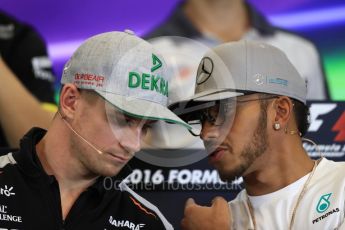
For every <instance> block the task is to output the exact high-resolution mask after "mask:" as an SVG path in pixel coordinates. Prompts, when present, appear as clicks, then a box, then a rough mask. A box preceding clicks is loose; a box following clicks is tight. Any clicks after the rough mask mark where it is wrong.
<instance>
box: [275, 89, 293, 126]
mask: <svg viewBox="0 0 345 230" xmlns="http://www.w3.org/2000/svg"><path fill="white" fill-rule="evenodd" d="M293 106H294V105H293V102H292V101H291V99H290V98H288V97H286V96H280V97H278V98H277V99H275V100H274V102H273V109H274V110H275V117H274V123H279V124H280V125H281V126H282V127H287V125H288V122H289V120H290V119H291V118H292V114H293ZM273 125H274V124H273Z"/></svg>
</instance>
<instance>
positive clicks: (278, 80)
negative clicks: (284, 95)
mask: <svg viewBox="0 0 345 230" xmlns="http://www.w3.org/2000/svg"><path fill="white" fill-rule="evenodd" d="M268 83H270V84H276V85H283V86H288V84H289V81H288V80H285V79H282V78H278V77H277V78H270V79H268Z"/></svg>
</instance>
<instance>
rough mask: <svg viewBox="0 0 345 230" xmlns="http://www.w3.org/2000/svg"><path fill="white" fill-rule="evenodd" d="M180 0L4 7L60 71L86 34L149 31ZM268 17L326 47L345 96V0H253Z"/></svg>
mask: <svg viewBox="0 0 345 230" xmlns="http://www.w3.org/2000/svg"><path fill="white" fill-rule="evenodd" d="M179 1H180V0H170V1H164V3H163V1H159V0H146V1H138V0H127V1H111V0H98V1H91V0H83V1H64V0H62V1H45V0H30V1H24V0H1V3H0V9H2V10H4V11H6V12H8V13H10V14H12V15H13V16H15V17H17V18H18V19H20V20H22V21H25V22H28V23H30V24H32V25H33V26H34V27H35V28H36V29H37V30H38V31H39V32H40V34H41V35H42V36H43V38H44V39H45V40H46V42H47V44H48V48H49V55H50V57H51V59H52V61H53V65H54V70H55V73H56V76H57V78H58V79H57V83H56V89H58V87H59V84H58V82H59V79H60V77H61V72H62V68H63V65H64V63H65V62H66V61H67V59H68V58H69V57H70V55H71V54H72V53H73V51H74V50H75V49H76V48H77V47H78V45H79V44H80V43H81V42H82V41H83V40H85V39H86V38H88V37H90V36H92V35H95V34H97V33H102V32H105V31H111V30H124V29H131V30H133V31H134V32H136V33H137V34H138V35H143V34H145V33H146V32H148V31H150V30H151V29H152V28H154V27H155V26H157V25H158V24H159V23H160V22H161V21H162V20H164V19H165V18H166V17H167V16H168V15H169V13H170V11H171V10H172V9H173V8H174V6H175V5H176V4H178V3H179ZM249 2H251V3H252V4H253V5H254V6H256V7H257V8H258V9H259V10H260V11H261V12H262V13H264V14H265V15H267V16H268V19H269V20H270V21H271V22H272V23H273V24H274V25H278V26H280V27H282V28H286V29H289V30H292V31H294V32H297V33H299V34H301V35H303V36H304V37H306V38H308V39H310V40H311V41H313V42H314V44H315V45H316V46H317V48H318V49H319V51H320V52H321V58H322V59H323V62H324V67H325V71H326V77H327V79H326V81H327V85H328V88H329V92H330V97H331V99H333V100H345V90H344V88H345V42H344V41H345V2H344V1H343V0H287V1H283V2H282V1H273V0H250V1H249Z"/></svg>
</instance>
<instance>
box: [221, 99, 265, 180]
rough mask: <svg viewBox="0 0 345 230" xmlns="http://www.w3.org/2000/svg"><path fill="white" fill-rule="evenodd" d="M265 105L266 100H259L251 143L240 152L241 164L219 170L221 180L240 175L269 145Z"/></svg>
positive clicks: (231, 178) (233, 178) (232, 178)
mask: <svg viewBox="0 0 345 230" xmlns="http://www.w3.org/2000/svg"><path fill="white" fill-rule="evenodd" d="M267 106H268V103H267V101H260V116H259V119H258V124H257V126H256V129H255V131H254V134H253V138H252V141H251V143H248V145H246V147H245V148H244V149H243V150H242V152H241V155H240V158H241V165H239V166H238V167H237V168H235V169H234V170H231V171H228V172H219V176H220V178H221V179H222V180H223V181H228V182H230V181H233V180H235V179H237V178H238V177H241V176H242V175H243V174H244V172H245V171H246V170H247V169H248V168H249V167H250V166H251V165H252V164H253V162H254V161H255V160H256V159H257V158H258V157H259V156H261V155H262V154H263V153H264V152H265V151H266V149H267V147H268V145H269V144H268V136H267Z"/></svg>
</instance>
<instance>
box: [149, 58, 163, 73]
mask: <svg viewBox="0 0 345 230" xmlns="http://www.w3.org/2000/svg"><path fill="white" fill-rule="evenodd" d="M152 65H153V66H152V68H151V72H154V71H156V70H157V69H159V68H161V67H162V61H161V60H159V58H158V57H157V56H156V55H154V54H152Z"/></svg>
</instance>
